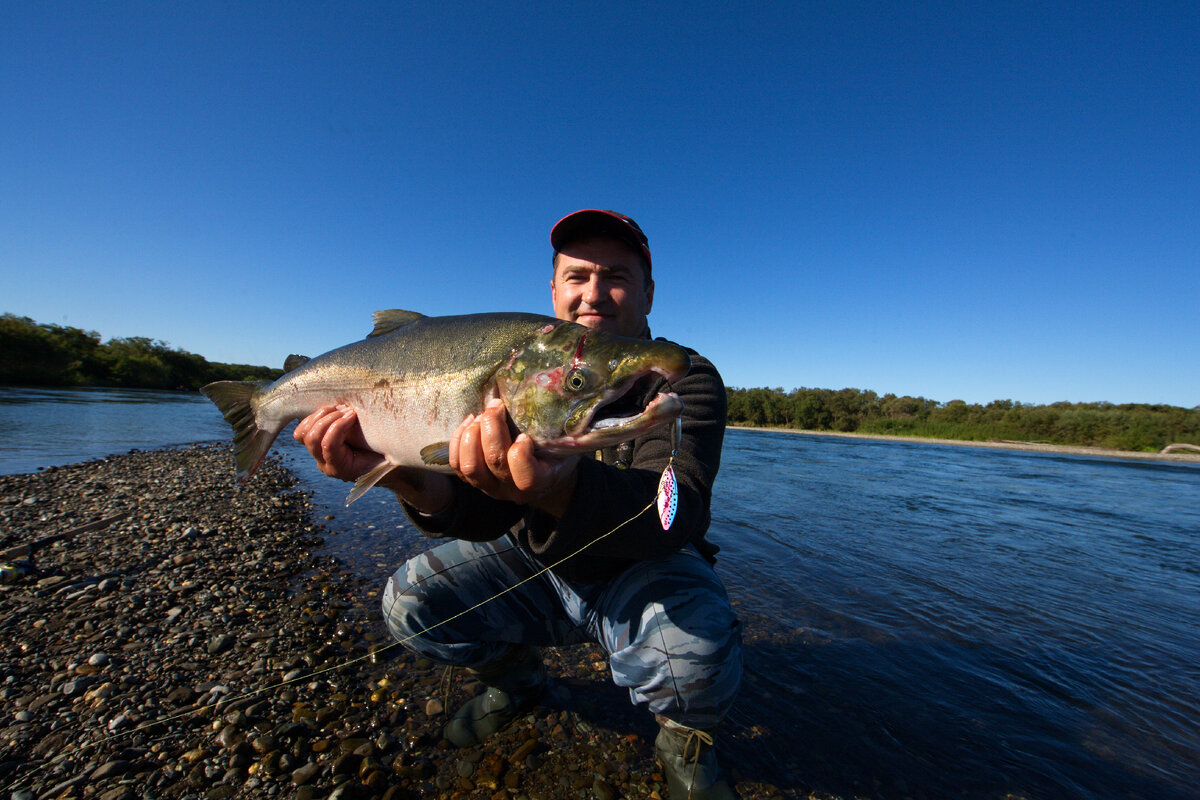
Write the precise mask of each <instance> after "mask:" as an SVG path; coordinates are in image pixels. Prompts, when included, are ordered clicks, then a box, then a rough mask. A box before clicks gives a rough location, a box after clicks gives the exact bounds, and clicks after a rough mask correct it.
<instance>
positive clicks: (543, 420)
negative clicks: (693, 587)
mask: <svg viewBox="0 0 1200 800" xmlns="http://www.w3.org/2000/svg"><path fill="white" fill-rule="evenodd" d="M690 366H691V361H690V359H689V358H688V354H687V352H686V351H685V350H684V349H683V348H681V347H679V346H677V345H674V344H670V343H667V342H661V341H650V340H647V339H629V338H625V337H621V336H614V335H612V334H606V333H602V332H600V331H593V330H590V329H588V328H585V327H583V326H581V325H576V324H575V323H572V322H564V321H562V320H558V319H554V318H552V317H543V316H539V315H536V314H514V313H500V314H468V315H463V316H453V317H426V316H424V315H422V314H418V313H416V312H413V311H398V310H392V311H379V312H376V313H375V329H374V330H372V331H371V333H370V334H369V335H368V336H367V338H366V339H364V340H363V341H361V342H355V343H353V344H349V345H346V346H345V347H339V348H338V349H336V350H331V351H329V352H328V353H325V354H324V355H320V356H317V357H316V358H313V359H305V358H303V357H301V356H290V357H289V358H288V361H287V363H286V364H285V366H284V368H285V369H287V370H289V371H288V372H287V374H285V375H284V376H283V377H281V378H280V379H279V380H277V381H275V382H274V383H267V382H266V381H218V382H216V383H210V384H208V385H207V386H205V387H204V388H203V389H201V391H202V392H204V394H205V395H207V396H208V398H209V399H210V400H212V401H213V402H214V403H216V404H217V407H218V408H220V409H221V413H222V414H224V415H225V419H226V420H228V422H229V423H230V424H231V425H232V426H233V430H234V456H235V459H236V462H237V472H238V477H239V478H242V479H245V478H247V477H249V476H250V475H252V474H253V473H254V470H255V469H256V468H257V467H258V465H259V464H260V463H261V462H262V460H263V458H264V457H265V456H266V454H267V451H268V450H269V449H270V447H271V443H272V442H273V441H274V440H275V437H276V436H278V435H279V432H280V431H282V430H283V428H284V427H285V426H286V425H287V424H288V423H289V422H291V421H292V420H294V419H301V418H303V417H306V416H308V415H309V414H310V413H311V412H313V411H315V410H317V409H318V408H320V407H321V406H327V405H335V404H345V405H348V406H350V407H352V408H353V409H355V411H356V412H357V413H358V420H359V422H360V424H361V425H362V431H363V436H364V438H365V439H366V442H367V444H368V445H369V446H370V448H371V449H372V450H374V451H376V452H378V453H380V454H381V455H382V456H383V461H382V462H380V464H379V465H378V466H377V467H375V468H374V469H372V470H370V471H369V472H367V473H366V474H365V475H363V476H362V477H361V478H359V480H358V482H357V483H356V484H355V486H354V489H353V490H352V491H351V492H350V496H349V497H348V498H347V499H346V503H347V505H349V504H350V503H352V502H353V501H354V500H356V499H357V498H358V497H360V496H361V495H362V494H363V492H365V491H367V490H368V489H370V488H371V487H372V486H374V485H375V484H376V483H377V482H378V481H379V480H380V479H381V478H382V477H383V476H384V475H386V474H387V473H388V472H390V471H391V470H392V469H394V468H396V467H419V468H424V469H433V470H437V471H442V472H448V471H450V467H449V439H450V435H451V434H452V433H453V432H454V430H455V428H457V427H458V425H459V423H460V422H462V419H463V417H465V416H466V415H467V414H474V413H479V412H480V411H482V410H483V408H484V406H485V404H486V403H487V402H488V401H489V400H491V399H492V398H499V399H500V400H501V401H502V402H503V403H504V405H505V407H506V408H507V410H508V414H509V417H510V418H511V419H512V421H513V424H514V425H516V427H517V428H518V429H519V430H521V431H522V432H524V433H526V434H528V435H529V437H530V438H531V439H532V440H533V441H534V444H535V445H536V446H537V448H538V449H539V450H544V451H549V452H552V453H572V452H578V451H580V450H591V449H596V448H601V447H608V446H610V445H613V444H617V443H618V442H622V441H625V440H627V439H631V438H633V437H635V436H638V435H640V434H642V433H644V432H645V431H648V430H650V429H652V428H654V427H656V426H657V425H660V424H662V423H664V422H667V421H669V420H672V419H675V418H676V417H678V416H679V412H680V410H681V409H682V408H683V403H682V401H681V400H680V399H679V397H678V395H676V394H674V393H673V392H665V393H662V394H659V395H658V396H657V397H655V398H654V399H653V400H651V401H650V403H649V404H648V405H647V406H646V407H645V408H644V409H640V410H637V411H636V412H635V413H633V414H632V415H629V416H624V417H609V418H605V417H603V416H601V414H600V412H601V411H602V409H604V408H605V407H606V406H609V405H610V404H611V403H612V402H613V401H614V400H616V399H617V398H619V397H621V396H622V395H624V394H625V393H626V392H628V390H629V389H630V387H632V386H633V384H634V383H636V382H637V381H638V379H639V378H642V377H644V376H647V375H649V374H651V373H657V374H659V375H662V376H664V377H666V378H667V380H669V381H674V380H679V379H680V378H682V377H683V376H684V375H686V374H687V371H688V369H689V368H690Z"/></svg>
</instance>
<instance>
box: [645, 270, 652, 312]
mask: <svg viewBox="0 0 1200 800" xmlns="http://www.w3.org/2000/svg"><path fill="white" fill-rule="evenodd" d="M653 305H654V279H653V278H651V279H650V284H649V285H648V286H647V287H646V313H647V314H649V313H650V308H651V307H652V306H653Z"/></svg>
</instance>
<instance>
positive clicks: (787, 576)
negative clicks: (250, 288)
mask: <svg viewBox="0 0 1200 800" xmlns="http://www.w3.org/2000/svg"><path fill="white" fill-rule="evenodd" d="M0 426H3V428H4V430H5V431H6V441H5V444H4V446H3V447H2V448H0V473H15V472H31V471H35V470H36V469H38V468H40V467H44V466H48V465H51V464H61V463H70V462H76V461H82V460H85V459H89V458H99V457H104V456H106V455H109V454H114V453H122V452H126V451H128V450H129V449H131V448H139V449H146V448H151V447H158V446H163V445H172V444H182V443H189V442H195V441H214V440H228V439H229V435H228V430H227V428H226V426H225V423H224V422H223V421H222V420H221V419H220V415H219V414H218V413H217V411H216V410H215V408H213V407H212V405H211V404H209V403H208V402H207V401H206V400H204V399H203V398H202V397H200V396H199V395H195V394H187V393H165V392H161V393H160V392H136V391H122V390H94V389H85V390H34V389H14V388H10V387H0ZM285 439H286V442H285V444H284V446H282V447H278V448H277V449H278V450H279V451H280V452H281V453H282V455H283V457H284V459H285V460H286V462H287V463H288V464H289V466H291V467H293V469H294V470H295V471H296V472H297V474H298V475H299V477H300V478H301V480H302V481H303V482H304V484H305V487H306V488H308V489H310V490H311V491H313V493H314V499H316V500H317V502H318V504H319V505H320V507H321V511H322V513H323V514H324V515H326V516H328V517H331V519H329V520H328V521H326V525H327V526H329V527H330V528H331V529H332V530H335V531H337V533H336V534H334V535H333V536H331V537H330V544H329V545H328V546H329V547H330V548H331V550H332V551H333V554H335V555H337V556H339V557H341V558H343V559H345V560H347V561H349V562H350V563H351V564H352V565H353V566H354V568H355V569H356V571H359V572H361V573H363V574H365V575H367V576H369V577H372V578H374V579H378V580H382V578H383V576H385V575H386V574H387V573H388V572H389V571H390V570H391V569H394V567H395V561H396V559H398V558H399V557H400V554H401V553H403V552H408V551H410V550H411V549H412V548H413V547H414V546H415V545H416V543H417V541H416V538H415V534H413V533H412V531H411V530H410V529H409V528H408V527H407V525H405V524H404V521H403V520H402V519H400V518H399V517H398V514H397V512H396V507H395V504H394V502H393V501H391V499H390V498H389V497H388V496H387V494H386V493H384V492H378V491H377V492H370V493H368V494H367V495H366V496H365V497H364V498H363V499H362V500H360V501H359V502H357V503H355V504H354V505H353V506H351V507H350V508H348V509H347V508H343V507H342V505H341V500H342V498H344V496H345V492H346V490H347V488H348V486H347V485H346V484H341V483H339V482H336V481H331V480H329V479H327V478H324V477H323V476H321V475H320V474H319V473H317V472H316V471H315V470H314V469H313V468H312V467H311V465H310V463H309V460H308V459H307V457H306V456H305V454H304V453H303V451H299V449H298V448H297V447H296V446H295V445H294V444H293V443H291V440H290V437H286V436H285ZM231 469H232V466H231ZM710 538H712V539H713V540H714V541H715V542H716V543H717V544H719V545H721V547H722V553H721V556H720V561H719V564H718V570H719V572H720V573H721V575H722V577H723V578H724V580H725V581H726V584H727V585H728V586H729V589H730V593H731V595H732V597H733V599H734V602H735V604H736V606H737V608H738V610H739V613H740V614H741V616H742V618H743V621H744V622H745V624H746V632H747V637H746V638H747V647H746V682H745V685H744V688H743V692H742V696H741V698H740V700H739V702H738V705H737V707H736V708H735V710H734V712H733V714H732V715H731V719H730V721H729V723H728V725H727V728H726V730H727V731H730V732H731V736H732V739H733V741H732V742H731V744H730V750H731V752H732V753H733V755H734V756H735V757H736V758H738V759H739V760H740V761H741V763H742V764H744V765H746V766H745V767H744V769H745V770H748V771H749V772H751V773H754V772H759V773H762V774H761V775H754V774H752V775H751V777H755V778H758V779H762V780H767V781H770V782H774V783H777V784H778V785H781V786H793V787H804V788H805V789H809V790H816V791H822V792H827V793H836V794H842V795H844V796H853V795H855V794H859V795H864V796H870V797H880V798H884V797H886V798H890V797H913V798H949V797H962V798H996V800H999V798H1004V797H1006V795H1012V796H1013V797H1014V798H1027V799H1028V800H1033V799H1034V798H1086V799H1087V800H1093V799H1094V800H1101V798H1103V799H1104V800H1108V798H1114V797H1127V798H1135V797H1136V798H1168V800H1171V799H1174V798H1179V800H1183V798H1190V797H1195V796H1196V787H1197V786H1198V785H1200V637H1198V636H1197V633H1196V622H1195V619H1196V617H1197V616H1198V612H1200V465H1195V464H1184V463H1167V462H1157V461H1133V460H1126V459H1116V458H1097V457H1089V456H1080V455H1062V454H1047V453H1030V452H1018V451H1006V450H992V449H982V448H969V447H955V446H948V445H936V444H918V443H906V442H890V441H889V442H882V441H873V440H863V439H843V438H836V437H817V436H805V435H796V434H789V433H783V432H778V433H776V432H755V431H742V430H731V431H730V432H729V433H728V435H727V438H726V447H725V453H724V463H723V466H722V470H721V474H720V476H719V478H718V481H717V485H716V487H715V491H714V503H713V528H712V532H711V533H710ZM751 733H752V734H753V735H750V734H751Z"/></svg>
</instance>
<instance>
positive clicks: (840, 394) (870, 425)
mask: <svg viewBox="0 0 1200 800" xmlns="http://www.w3.org/2000/svg"><path fill="white" fill-rule="evenodd" d="M728 394H729V421H730V423H731V424H734V425H752V426H757V427H774V428H798V429H802V430H816V431H840V432H858V433H877V434H892V435H898V436H919V437H925V438H930V439H959V440H966V441H988V440H1011V441H1024V442H1047V443H1051V444H1072V445H1089V446H1094V447H1109V448H1113V449H1117V450H1148V451H1157V450H1161V449H1162V448H1163V447H1165V446H1166V445H1168V444H1173V443H1184V442H1186V443H1190V444H1200V408H1193V409H1186V408H1179V407H1177V406H1167V405H1146V404H1125V405H1114V404H1112V403H1053V404H1051V405H1048V406H1038V405H1025V404H1022V403H1018V402H1014V401H1013V400H993V401H992V402H990V403H988V404H987V405H979V404H974V403H972V404H969V403H966V402H964V401H962V400H950V401H949V402H946V403H939V402H937V401H936V400H930V399H928V398H925V397H910V396H907V395H906V396H903V397H897V396H896V395H894V394H885V395H883V396H882V397H880V396H879V395H877V394H875V392H871V391H862V390H859V389H839V390H833V389H806V388H801V389H793V390H792V391H790V392H784V390H783V389H781V388H775V389H766V388H757V389H741V388H737V387H730V388H729V389H728Z"/></svg>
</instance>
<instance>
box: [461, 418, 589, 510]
mask: <svg viewBox="0 0 1200 800" xmlns="http://www.w3.org/2000/svg"><path fill="white" fill-rule="evenodd" d="M578 464H579V456H567V457H565V458H564V457H560V456H553V455H547V454H539V453H537V452H536V451H535V448H534V445H533V440H532V439H530V438H529V437H528V436H526V435H525V434H520V435H519V436H517V438H516V439H513V438H512V433H511V432H510V430H509V424H508V411H507V410H506V409H505V408H504V404H503V403H501V402H500V401H499V400H493V401H492V402H490V403H488V405H487V407H486V408H484V409H483V411H482V412H481V413H479V414H477V415H473V416H468V417H467V418H466V419H464V420H463V421H462V424H460V425H459V427H458V430H457V431H455V432H454V435H453V436H451V437H450V466H451V467H452V468H453V469H454V471H455V472H456V473H457V474H458V476H459V477H461V478H462V479H463V480H464V481H466V482H467V483H469V484H470V485H472V486H474V487H475V488H477V489H479V490H480V491H482V492H483V493H484V494H487V495H490V496H492V497H495V498H497V499H500V500H509V501H512V502H514V503H518V504H520V505H533V506H536V507H537V508H540V509H542V510H544V511H547V512H549V513H550V514H553V515H554V516H556V517H561V516H562V515H563V514H564V513H566V510H567V506H568V505H569V504H570V502H571V496H572V494H573V493H574V491H575V478H576V468H577V466H578Z"/></svg>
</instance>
